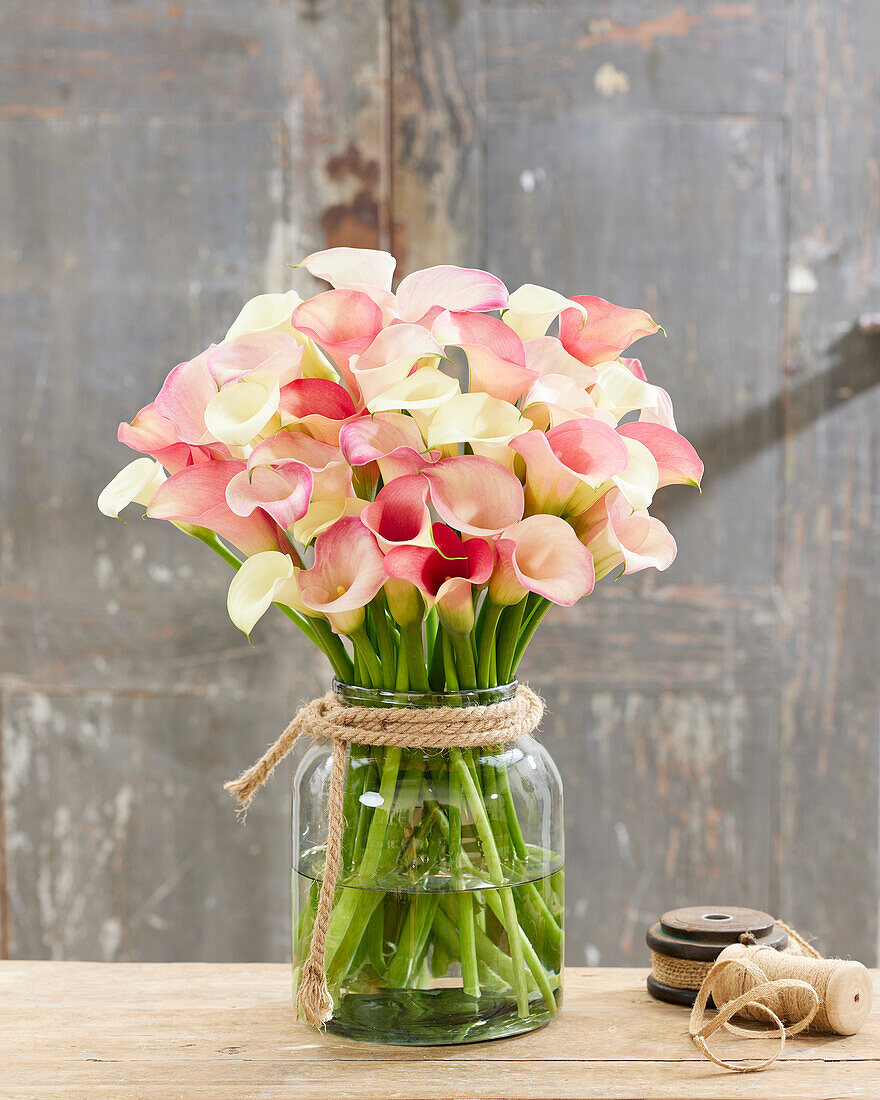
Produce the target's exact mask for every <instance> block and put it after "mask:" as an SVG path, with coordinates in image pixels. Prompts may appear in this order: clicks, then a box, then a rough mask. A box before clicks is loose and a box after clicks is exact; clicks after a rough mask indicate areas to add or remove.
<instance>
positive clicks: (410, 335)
mask: <svg viewBox="0 0 880 1100" xmlns="http://www.w3.org/2000/svg"><path fill="white" fill-rule="evenodd" d="M442 354H443V349H442V348H441V347H440V346H439V344H438V343H437V341H436V340H435V339H434V338H433V337H432V335H431V333H430V332H428V330H427V329H426V328H424V327H423V326H422V325H412V324H406V323H403V324H399V325H390V326H389V327H388V328H385V329H383V330H382V331H381V332H380V333H379V335H378V336H377V337H376V339H375V340H373V342H372V343H371V344H370V346H369V347H368V348H367V349H366V351H365V352H364V353H363V354H362V355H358V356H353V357H352V359H351V367H350V369H351V373H352V375H353V376H354V379H355V381H356V382H357V384H358V388H359V390H360V394H361V399H362V400H363V402H364V404H365V405H367V406H368V407H371V405H370V402H371V401H374V400H375V399H376V398H378V397H379V396H380V395H381V394H382V393H384V392H385V391H386V390H388V389H390V388H391V387H392V386H394V385H395V384H396V383H398V382H402V381H403V380H404V379H405V378H406V377H407V376H408V375H409V374H410V373H411V372H412V371H414V370H415V369H416V367H417V366H418V365H419V363H420V361H421V360H424V361H425V364H424V365H426V366H427V365H431V366H436V365H437V359H438V358H439V357H440V356H441V355H442Z"/></svg>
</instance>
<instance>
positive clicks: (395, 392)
mask: <svg viewBox="0 0 880 1100" xmlns="http://www.w3.org/2000/svg"><path fill="white" fill-rule="evenodd" d="M459 390H460V387H459V384H458V381H457V380H456V379H455V378H450V376H449V375H448V374H444V373H443V371H442V370H439V369H438V368H437V367H422V368H421V369H420V370H417V371H415V373H414V374H411V375H409V377H408V378H404V379H403V381H402V382H398V383H397V384H396V385H394V386H391V387H389V388H388V389H387V390H385V392H384V393H381V394H379V395H378V396H377V397H376V398H374V400H372V401H371V402H370V403H369V404H368V405H367V408H368V409H369V410H370V412H371V413H379V412H396V411H399V410H403V411H405V412H408V413H410V414H411V415H412V418H413V420H415V422H416V424H417V425H418V427H419V429H420V430H421V431H422V433H423V434H424V431H425V428H426V427H427V425H428V424H429V423H433V417H434V416H435V414H436V412H437V410H438V409H445V408H447V407H448V406H449V404H450V403H451V402H452V401H455V400H457V398H458V397H460V396H461V394H460V393H459ZM428 446H429V447H431V446H433V444H430V443H429V444H428Z"/></svg>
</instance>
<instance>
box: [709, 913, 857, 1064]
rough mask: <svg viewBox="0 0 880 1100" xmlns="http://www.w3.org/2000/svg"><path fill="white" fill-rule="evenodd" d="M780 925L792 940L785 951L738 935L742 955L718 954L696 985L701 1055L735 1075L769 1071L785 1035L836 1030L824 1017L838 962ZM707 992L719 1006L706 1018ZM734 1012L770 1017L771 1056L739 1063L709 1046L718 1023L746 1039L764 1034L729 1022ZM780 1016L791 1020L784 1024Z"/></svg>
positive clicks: (783, 1044) (756, 1018)
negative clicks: (775, 1040) (774, 1043)
mask: <svg viewBox="0 0 880 1100" xmlns="http://www.w3.org/2000/svg"><path fill="white" fill-rule="evenodd" d="M777 923H778V924H782V922H781V921H777ZM782 927H783V928H785V930H786V931H787V932H788V934H789V937H790V941H793V942H792V943H790V947H789V949H787V950H785V951H776V950H775V949H774V948H772V947H758V946H754V939H753V937H748V936H743V937H740V938H741V941H742V942H743V943H744V944H745V945H746V946H745V947H744V948H743V950H742V953H741V954H737V955H735V956H733V957H730V958H724V957H722V958H719V959H718V960H717V961H716V962H715V963H714V964H713V965H712V966H711V967H710V969H709V972H708V973H707V974H706V976H705V978H704V979H703V982H702V985H701V986H700V991H699V993H698V994H697V999H696V1001H695V1002H694V1007H693V1010H692V1011H691V1019H690V1034H691V1037H692V1039H693V1040H694V1043H695V1044H696V1046H697V1049H698V1050H699V1051H700V1053H701V1054H703V1055H705V1057H707V1058H708V1059H710V1061H712V1062H714V1063H715V1065H716V1066H720V1067H721V1068H722V1069H729V1070H732V1071H733V1072H734V1073H755V1072H757V1071H759V1070H763V1069H767V1067H768V1066H772V1065H773V1063H774V1062H775V1061H776V1060H777V1058H779V1056H780V1055H781V1054H782V1052H783V1050H784V1048H785V1040H786V1037H790V1036H792V1035H797V1034H798V1033H799V1032H801V1031H805V1030H806V1029H807V1028H808V1027H809V1026H810V1025H811V1024H813V1025H814V1026H815V1027H817V1028H819V1029H820V1030H822V1031H833V1030H834V1028H833V1027H832V1026H831V1024H830V1023H829V1020H828V1015H827V1010H826V991H827V987H828V982H829V980H830V978H831V976H832V974H833V973H834V970H835V968H836V966H837V965H838V963H839V960H837V959H823V958H822V956H821V955H820V954H819V953H818V951H816V950H815V948H813V947H812V946H811V945H810V944H809V943H807V942H806V940H804V939H803V938H802V937H801V936H799V935H798V933H797V932H795V930H794V929H793V928H789V927H788V925H786V924H782ZM750 939H751V940H752V945H749V940H750ZM704 965H705V964H704ZM710 996H711V997H712V998H713V1000H714V1001H715V1004H716V1005H718V1006H719V1008H718V1012H717V1013H716V1014H715V1016H714V1017H713V1018H712V1019H711V1020H708V1021H707V1020H706V1019H705V1015H706V1004H707V1002H708V1000H709V997H710ZM737 1015H740V1016H745V1017H748V1018H750V1019H753V1020H764V1021H768V1022H769V1023H771V1024H772V1025H773V1027H774V1028H775V1029H776V1030H778V1033H779V1047H778V1049H777V1050H776V1051H775V1052H774V1053H773V1054H772V1055H771V1056H770V1057H769V1058H766V1059H764V1060H763V1061H761V1062H756V1063H754V1064H751V1065H743V1064H742V1063H739V1062H731V1061H728V1060H726V1059H724V1058H721V1057H719V1056H718V1055H717V1054H715V1053H714V1052H713V1051H712V1050H711V1049H710V1047H709V1044H708V1043H707V1040H708V1039H709V1038H711V1036H712V1035H714V1034H715V1032H716V1031H718V1030H719V1029H720V1028H722V1027H724V1028H726V1029H727V1030H728V1031H730V1032H732V1033H733V1034H734V1035H739V1036H742V1037H743V1038H746V1039H762V1038H766V1035H767V1033H766V1032H762V1031H752V1030H748V1029H746V1028H743V1027H737V1026H736V1024H733V1023H731V1022H730V1021H731V1020H732V1018H733V1017H734V1016H737ZM783 1020H790V1021H792V1022H791V1023H790V1024H789V1025H788V1026H786V1024H785V1023H783Z"/></svg>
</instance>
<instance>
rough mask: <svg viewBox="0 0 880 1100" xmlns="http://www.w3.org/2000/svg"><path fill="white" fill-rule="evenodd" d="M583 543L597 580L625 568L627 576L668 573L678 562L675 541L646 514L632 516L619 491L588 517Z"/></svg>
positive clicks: (605, 498) (633, 513)
mask: <svg viewBox="0 0 880 1100" xmlns="http://www.w3.org/2000/svg"><path fill="white" fill-rule="evenodd" d="M582 522H583V523H584V525H585V527H586V530H585V533H584V535H583V542H584V545H585V546H586V548H587V549H588V550H589V551H590V553H591V554H592V555H593V562H594V564H595V569H596V580H601V579H602V578H603V577H605V576H607V575H608V574H609V573H611V572H613V571H614V570H615V569H619V568H620V567H621V566H623V572H624V573H638V572H640V571H641V570H643V569H659V570H664V569H668V568H669V566H670V565H672V563H673V561H674V560H675V555H676V551H677V548H676V545H675V539H674V538H673V537H672V535H671V534H670V533H669V531H668V530H667V528H666V526H665V525H664V524H663V523H662V522H661V521H660V520H659V519H655V518H654V517H653V516H649V515H648V513H647V512H646V511H637V512H633V510H632V508H631V507H630V504H629V502H628V501H627V500H626V498H625V497H624V495H623V493H622V492H621V491H620V490H619V489H612V490H611V491H610V492H609V493H608V494H607V495H606V496H604V497H603V498H602V500H600V501H599V502H598V503H597V504H596V505H595V506H594V507H593V509H592V510H591V512H589V513H587V515H586V516H584V517H582Z"/></svg>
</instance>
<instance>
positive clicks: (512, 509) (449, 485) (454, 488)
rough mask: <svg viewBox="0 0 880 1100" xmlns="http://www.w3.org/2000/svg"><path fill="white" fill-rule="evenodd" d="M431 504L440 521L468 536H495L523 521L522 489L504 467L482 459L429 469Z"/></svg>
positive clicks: (458, 459) (452, 460)
mask: <svg viewBox="0 0 880 1100" xmlns="http://www.w3.org/2000/svg"><path fill="white" fill-rule="evenodd" d="M422 476H423V477H424V478H425V480H426V481H427V482H428V484H429V485H430V487H431V503H432V504H433V505H434V508H435V509H436V511H437V514H438V515H439V516H440V518H441V519H442V520H443V521H444V523H447V524H448V525H449V526H450V527H453V528H455V530H456V531H461V532H462V534H465V535H482V536H489V535H496V534H498V533H499V532H500V531H502V530H504V528H505V527H509V526H510V525H511V524H513V523H516V522H517V520H520V519H522V514H523V508H524V497H523V488H522V484H521V482H520V480H519V478H518V477H517V476H516V475H515V474H514V473H513V472H512V471H510V470H508V469H507V468H506V467H505V466H501V465H500V464H499V463H497V462H495V461H493V460H492V459H491V458H483V457H482V456H480V455H458V456H457V457H453V458H444V459H443V460H442V461H440V462H437V463H436V464H434V465H433V466H426V467H425V468H424V469H423V470H422Z"/></svg>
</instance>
